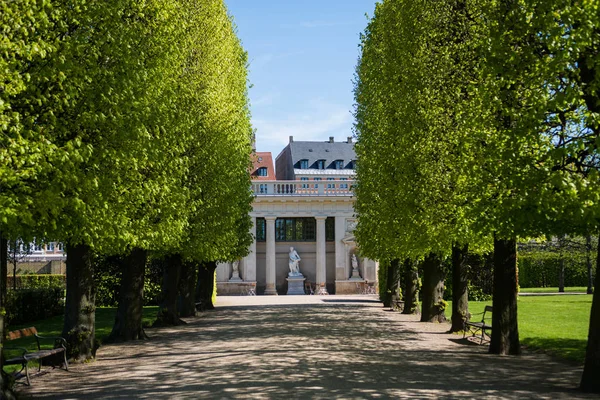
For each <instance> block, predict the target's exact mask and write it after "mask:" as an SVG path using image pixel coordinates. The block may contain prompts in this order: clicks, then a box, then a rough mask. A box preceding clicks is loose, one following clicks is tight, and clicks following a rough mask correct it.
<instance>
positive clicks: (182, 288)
mask: <svg viewBox="0 0 600 400" xmlns="http://www.w3.org/2000/svg"><path fill="white" fill-rule="evenodd" d="M197 274H198V266H197V264H196V263H194V262H191V261H188V262H184V263H183V265H182V267H181V277H180V280H179V300H180V301H179V305H180V307H179V315H180V316H181V317H194V316H196V283H197V281H198V278H197Z"/></svg>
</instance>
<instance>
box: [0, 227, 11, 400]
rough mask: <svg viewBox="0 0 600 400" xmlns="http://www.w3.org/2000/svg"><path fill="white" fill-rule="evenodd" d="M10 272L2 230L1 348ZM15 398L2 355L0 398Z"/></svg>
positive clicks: (0, 250)
mask: <svg viewBox="0 0 600 400" xmlns="http://www.w3.org/2000/svg"><path fill="white" fill-rule="evenodd" d="M7 274H8V240H7V239H6V238H5V237H4V235H3V234H2V231H0V348H2V346H4V311H5V310H4V307H5V299H6V277H7ZM14 398H15V395H14V393H13V391H12V390H11V388H10V379H8V376H7V375H6V373H5V372H4V356H2V355H0V399H7V400H12V399H14Z"/></svg>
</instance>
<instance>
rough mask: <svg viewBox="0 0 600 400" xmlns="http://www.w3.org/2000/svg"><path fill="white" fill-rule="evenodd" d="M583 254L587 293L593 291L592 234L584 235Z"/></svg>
mask: <svg viewBox="0 0 600 400" xmlns="http://www.w3.org/2000/svg"><path fill="white" fill-rule="evenodd" d="M585 250H586V251H585V255H586V261H587V275H588V284H587V294H593V293H594V278H593V275H592V236H591V235H587V236H586V237H585Z"/></svg>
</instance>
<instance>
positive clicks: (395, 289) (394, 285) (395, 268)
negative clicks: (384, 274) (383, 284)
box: [387, 258, 402, 310]
mask: <svg viewBox="0 0 600 400" xmlns="http://www.w3.org/2000/svg"><path fill="white" fill-rule="evenodd" d="M400 265H401V264H400V260H398V259H397V258H395V259H393V260H392V262H391V263H390V270H391V275H390V274H388V282H387V283H388V290H389V291H390V295H391V296H390V297H391V298H390V305H389V307H390V308H391V309H392V310H394V309H395V307H396V305H397V304H398V303H399V302H400V300H402V299H401V297H402V294H401V290H400V271H401V270H400ZM390 277H391V280H390Z"/></svg>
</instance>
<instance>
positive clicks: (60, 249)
mask: <svg viewBox="0 0 600 400" xmlns="http://www.w3.org/2000/svg"><path fill="white" fill-rule="evenodd" d="M56 249H57V250H58V251H63V244H62V243H56Z"/></svg>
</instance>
